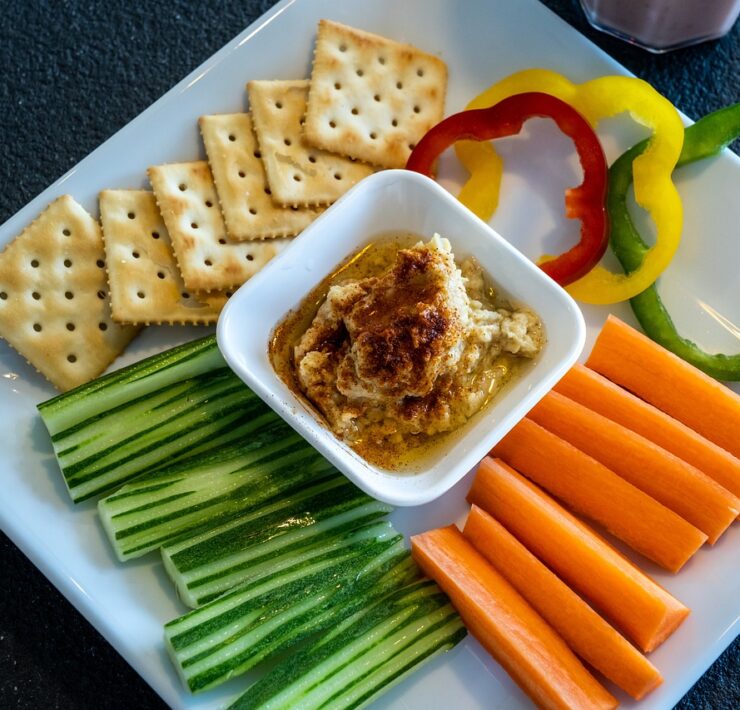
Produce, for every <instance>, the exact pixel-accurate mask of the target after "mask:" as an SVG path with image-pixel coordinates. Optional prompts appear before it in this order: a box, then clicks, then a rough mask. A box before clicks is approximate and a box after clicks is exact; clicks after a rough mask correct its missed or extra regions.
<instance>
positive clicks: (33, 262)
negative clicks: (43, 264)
mask: <svg viewBox="0 0 740 710" xmlns="http://www.w3.org/2000/svg"><path fill="white" fill-rule="evenodd" d="M31 266H32V267H33V268H34V269H38V268H39V260H38V259H31Z"/></svg>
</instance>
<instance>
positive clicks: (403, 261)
mask: <svg viewBox="0 0 740 710" xmlns="http://www.w3.org/2000/svg"><path fill="white" fill-rule="evenodd" d="M365 251H366V252H367V253H361V254H360V255H358V256H357V257H355V259H353V260H352V261H351V262H350V265H351V268H349V269H348V268H343V269H340V270H338V272H337V273H335V274H334V275H333V276H331V277H329V279H328V281H327V283H325V284H324V289H323V294H322V293H318V294H316V293H314V294H312V296H309V298H308V299H307V301H308V302H309V303H313V304H314V306H316V305H318V309H317V310H314V311H313V313H312V314H311V316H310V317H306V314H305V312H304V313H303V317H302V318H301V317H300V314H301V310H300V309H299V311H298V312H297V314H294V316H293V319H294V322H293V326H292V327H289V328H287V330H288V331H291V332H292V338H289V341H290V342H285V335H286V332H285V330H286V329H283V332H282V333H281V332H280V329H279V330H278V331H277V335H276V337H275V338H274V339H273V347H271V358H272V359H273V365H274V366H276V369H277V370H278V373H279V374H281V376H283V379H284V380H286V377H285V376H284V373H282V372H281V368H280V367H279V366H277V364H276V361H275V357H274V355H275V352H272V351H274V350H280V349H281V348H280V343H281V341H282V349H283V350H284V351H285V350H286V349H287V352H286V355H287V357H286V358H285V359H286V360H287V361H288V362H287V363H286V364H288V365H289V366H290V368H291V369H292V378H290V379H292V381H293V384H294V385H295V387H294V389H295V388H296V387H297V389H298V390H299V391H300V393H302V395H303V396H304V397H305V398H306V399H308V400H309V402H311V403H312V404H313V406H314V407H315V408H316V409H318V410H319V412H320V413H321V414H322V415H323V417H324V418H325V420H326V422H327V423H328V425H329V427H330V428H331V429H332V431H333V432H334V433H335V434H336V435H337V436H338V437H340V438H342V439H344V440H345V441H347V442H348V443H349V445H350V446H352V448H354V449H355V450H356V451H357V452H358V453H360V455H362V456H363V457H364V458H366V459H367V460H368V461H370V462H371V463H374V464H376V465H379V466H381V467H383V468H386V469H398V468H402V467H403V465H404V464H406V463H408V461H409V454H410V453H412V452H413V451H418V450H419V449H420V448H421V447H426V446H428V445H429V443H430V442H431V441H432V440H434V439H435V438H437V437H439V436H441V435H444V434H445V433H447V432H451V431H453V430H455V429H457V428H458V427H460V426H461V425H462V424H464V423H465V422H466V421H467V420H468V419H469V418H470V417H472V416H473V415H474V414H475V413H476V412H477V411H479V410H480V409H481V408H482V407H484V406H485V405H486V403H487V402H488V401H490V399H491V398H492V397H493V396H494V395H495V394H496V392H498V391H499V390H500V389H501V387H502V386H503V385H504V384H505V383H506V382H507V381H508V380H509V379H510V378H511V376H512V374H514V373H515V372H516V370H517V369H518V367H519V365H520V363H522V362H525V361H527V360H529V359H531V358H533V357H534V356H535V355H537V353H538V352H539V351H540V349H541V348H542V344H543V341H544V335H543V329H542V324H541V322H540V319H539V318H538V316H537V315H536V314H534V313H533V312H532V311H531V310H528V309H526V308H512V307H511V306H509V305H508V304H505V303H503V302H499V301H497V300H496V294H495V291H494V290H493V289H492V288H491V287H490V286H489V285H487V284H486V283H485V280H484V277H483V272H482V270H481V268H480V266H479V265H478V264H477V262H476V261H475V260H474V259H466V260H465V261H463V262H462V263H460V264H459V265H458V264H457V263H456V262H455V257H454V255H453V253H452V249H451V246H450V243H449V241H447V239H443V238H441V237H440V236H439V235H436V234H435V235H434V237H433V238H432V239H431V240H430V241H429V242H427V243H424V242H417V243H415V244H412V245H410V246H409V247H407V248H400V247H399V243H398V241H396V242H393V241H392V240H391V241H390V242H389V243H388V244H386V245H384V246H383V247H380V248H379V247H377V246H376V247H375V249H374V250H373V249H368V250H365ZM363 262H365V263H363ZM350 272H352V273H350ZM353 276H355V277H354V278H353ZM322 296H323V297H322ZM290 318H291V317H290V316H289V318H288V320H289V321H290ZM301 321H302V323H300V322H301ZM296 325H298V326H299V327H297V328H296ZM286 381H287V380H286ZM289 384H290V382H289Z"/></svg>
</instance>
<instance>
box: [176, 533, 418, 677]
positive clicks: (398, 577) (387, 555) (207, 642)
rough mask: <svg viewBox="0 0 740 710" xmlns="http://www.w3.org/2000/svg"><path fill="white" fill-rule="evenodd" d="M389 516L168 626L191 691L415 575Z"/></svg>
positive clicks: (246, 667) (330, 623) (250, 663)
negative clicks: (334, 546) (338, 545)
mask: <svg viewBox="0 0 740 710" xmlns="http://www.w3.org/2000/svg"><path fill="white" fill-rule="evenodd" d="M409 562H410V557H409V554H408V552H407V551H406V550H405V549H404V547H403V540H402V537H401V536H400V535H398V534H397V533H396V532H395V531H394V530H393V528H392V527H391V526H390V523H387V522H378V523H370V524H368V525H365V526H362V527H360V528H358V529H356V530H354V531H352V532H350V533H346V534H345V545H343V546H342V547H341V548H339V549H337V550H335V551H333V552H332V554H330V555H324V556H322V557H320V558H315V559H309V560H306V561H305V562H304V563H303V565H301V566H298V567H294V568H290V569H288V570H282V571H276V572H275V573H274V574H273V575H272V576H270V577H268V578H267V579H264V580H260V581H259V582H257V583H255V584H246V585H243V586H241V587H237V588H235V589H233V590H232V591H230V592H228V593H226V594H224V595H223V596H221V597H219V598H217V599H215V600H214V601H212V602H210V603H209V604H206V605H205V606H202V607H200V608H199V609H196V610H195V611H191V612H189V613H188V614H186V615H185V616H182V617H180V618H179V619H175V620H173V621H171V622H170V623H168V624H167V625H166V626H165V638H166V641H167V647H168V649H169V651H170V655H171V656H172V659H173V661H174V663H175V665H176V667H177V669H178V671H179V672H180V675H181V677H182V678H183V680H184V681H185V683H186V684H187V686H188V688H190V690H191V691H193V692H200V691H203V690H207V689H209V688H212V687H214V686H216V685H219V684H221V683H223V682H224V681H226V680H228V679H229V678H231V677H233V676H234V675H238V674H241V673H244V672H246V671H247V670H249V669H250V668H252V667H254V666H255V665H256V664H257V663H259V662H260V661H262V660H265V659H266V658H269V657H271V656H273V655H275V654H277V653H282V652H283V651H285V650H286V649H288V648H290V647H292V646H294V645H295V644H297V643H298V642H300V641H302V640H304V639H306V638H308V637H309V636H311V635H312V634H315V633H317V632H320V631H322V630H327V629H329V628H331V627H332V626H334V625H335V624H336V623H337V621H339V620H341V619H342V618H345V617H346V616H349V615H351V614H353V613H355V612H356V611H357V610H358V609H359V608H361V607H362V606H364V605H365V604H367V603H368V600H369V599H372V598H373V597H374V596H375V597H377V596H378V595H381V594H382V593H383V591H384V590H385V591H386V592H387V591H388V590H390V589H393V588H395V587H397V586H400V585H402V584H404V583H406V582H408V581H409V579H410V578H412V577H413V576H415V575H416V574H417V572H416V569H415V567H414V566H413V564H409Z"/></svg>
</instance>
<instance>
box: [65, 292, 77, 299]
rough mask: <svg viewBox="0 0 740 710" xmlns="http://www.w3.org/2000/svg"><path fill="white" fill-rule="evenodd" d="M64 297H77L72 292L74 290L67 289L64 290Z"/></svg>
mask: <svg viewBox="0 0 740 710" xmlns="http://www.w3.org/2000/svg"><path fill="white" fill-rule="evenodd" d="M64 297H65V298H66V299H67V300H68V301H71V300H72V299H73V298H74V297H75V295H74V293H72V291H65V292H64Z"/></svg>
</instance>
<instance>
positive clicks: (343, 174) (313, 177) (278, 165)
mask: <svg viewBox="0 0 740 710" xmlns="http://www.w3.org/2000/svg"><path fill="white" fill-rule="evenodd" d="M247 90H248V92H249V105H250V110H251V113H252V120H253V122H254V130H255V132H256V134H257V141H258V143H259V149H260V153H261V155H262V162H263V164H264V166H265V172H266V173H267V182H268V183H269V186H270V190H271V191H272V199H273V200H275V201H276V202H278V203H279V204H282V205H293V206H298V205H326V204H330V203H332V202H334V201H335V200H336V199H338V198H339V197H341V196H342V195H343V194H344V193H345V192H346V191H347V190H349V188H350V187H352V186H353V185H354V184H355V183H357V182H359V181H360V180H361V179H362V178H364V177H366V176H367V175H370V174H371V173H372V172H373V168H371V167H370V166H368V165H364V164H363V163H358V162H353V161H352V160H350V159H349V158H345V157H342V156H341V155H336V154H333V153H328V152H326V151H323V150H318V149H316V148H312V147H311V146H309V145H308V144H307V143H306V141H305V139H304V137H303V116H304V114H305V113H306V99H307V97H308V81H306V80H297V81H250V82H249V84H248V85H247Z"/></svg>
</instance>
